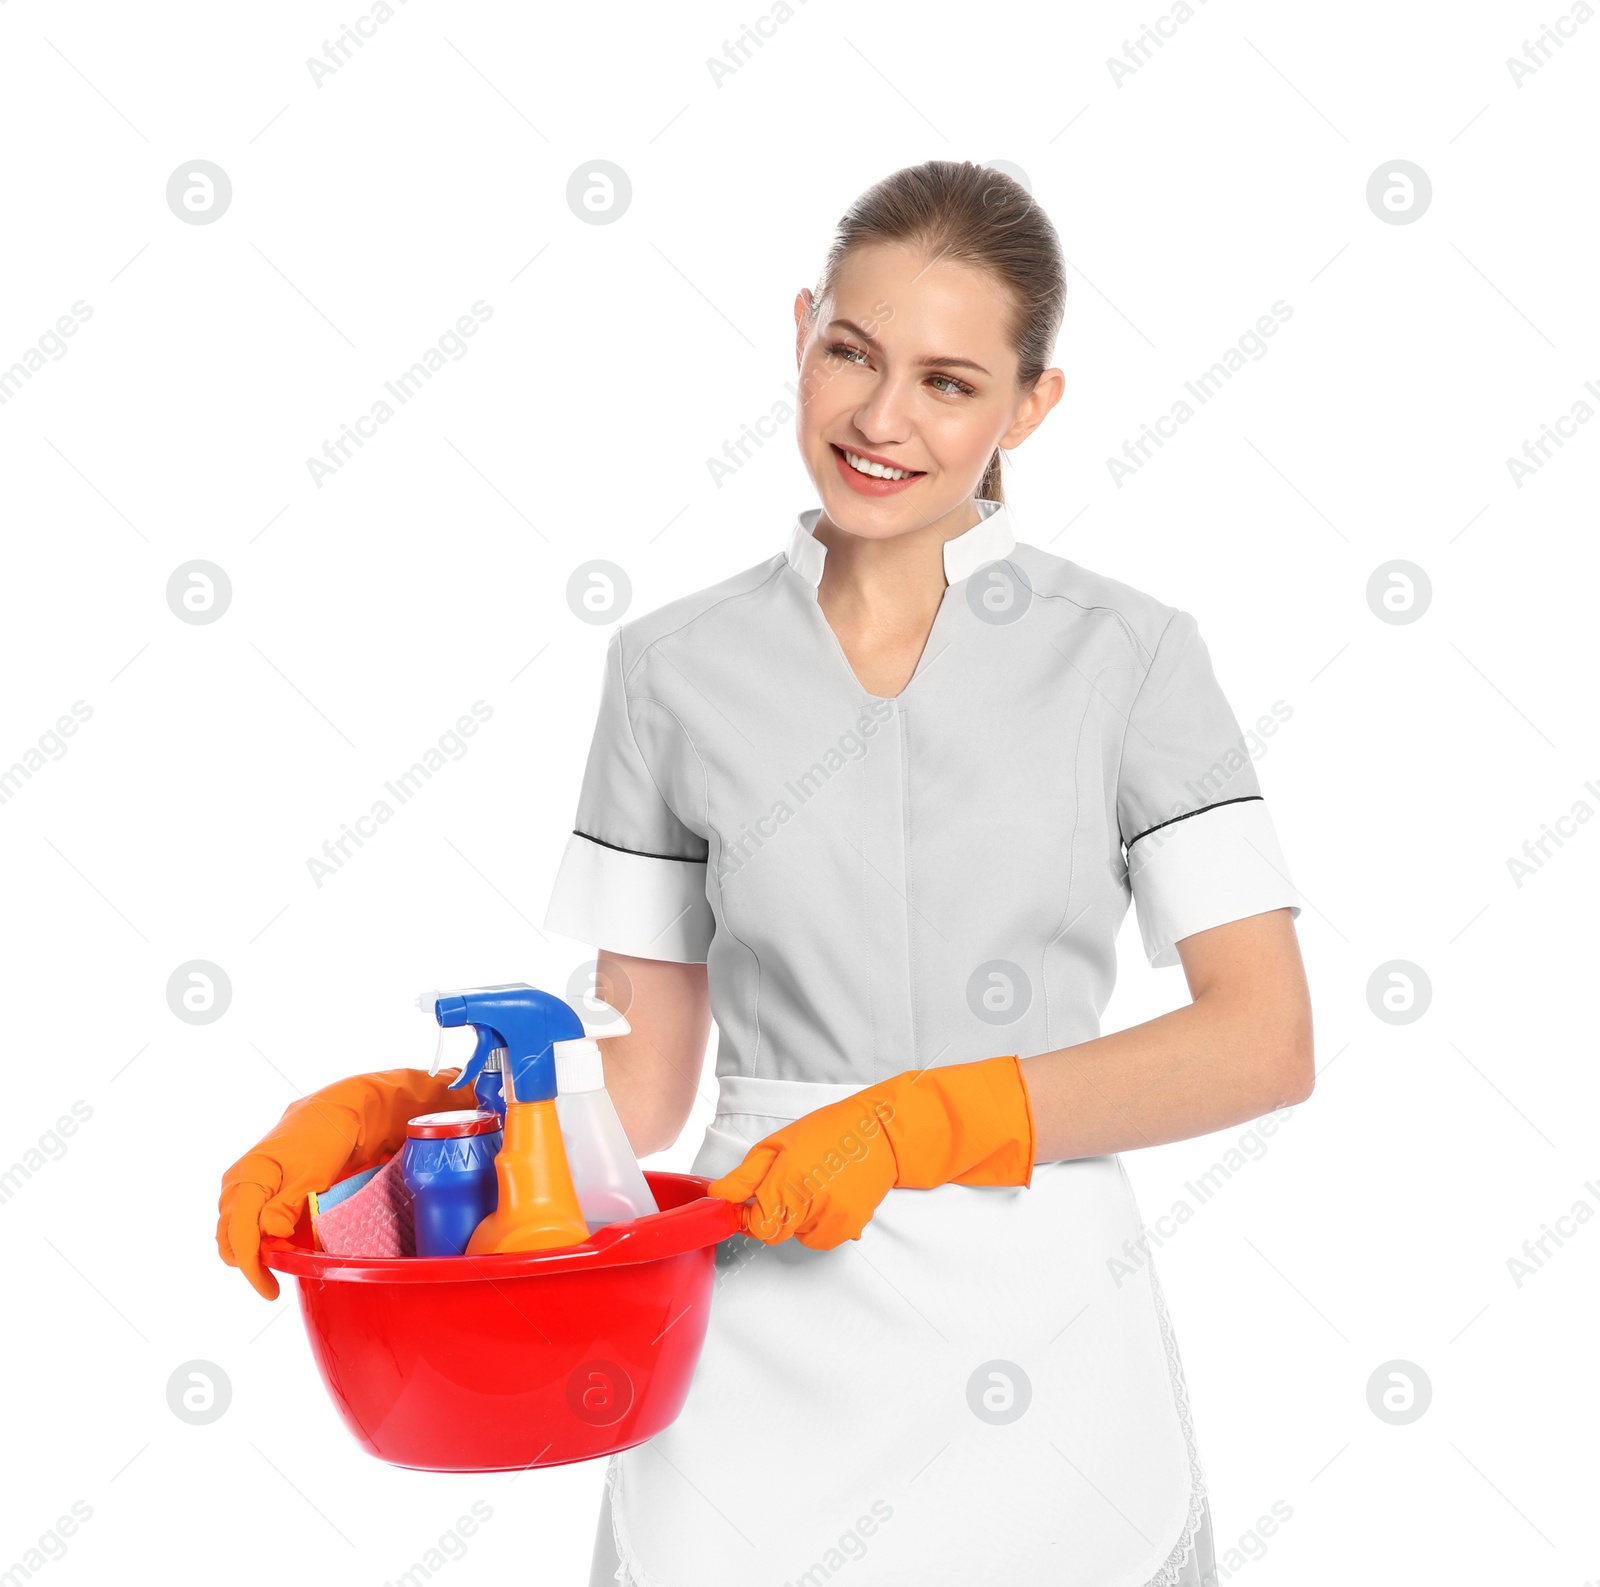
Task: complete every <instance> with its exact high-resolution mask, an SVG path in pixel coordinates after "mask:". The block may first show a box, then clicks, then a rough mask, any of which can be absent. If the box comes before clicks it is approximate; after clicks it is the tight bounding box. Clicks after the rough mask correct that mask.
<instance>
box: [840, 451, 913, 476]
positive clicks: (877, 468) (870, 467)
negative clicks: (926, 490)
mask: <svg viewBox="0 0 1600 1587" xmlns="http://www.w3.org/2000/svg"><path fill="white" fill-rule="evenodd" d="M844 460H845V462H847V463H848V464H849V465H850V466H851V468H853V469H854V470H855V471H856V472H857V473H858V474H870V475H872V477H873V478H874V479H910V478H911V476H912V475H913V474H914V473H915V472H916V470H915V469H908V468H885V467H884V465H883V464H882V463H869V462H868V461H867V460H866V458H864V457H857V456H856V454H855V453H854V452H846V453H845V454H844Z"/></svg>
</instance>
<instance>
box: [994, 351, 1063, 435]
mask: <svg viewBox="0 0 1600 1587" xmlns="http://www.w3.org/2000/svg"><path fill="white" fill-rule="evenodd" d="M1066 389H1067V377H1066V376H1065V375H1064V374H1063V373H1062V372H1061V370H1059V369H1047V370H1045V372H1044V373H1043V374H1042V375H1040V376H1039V378H1038V380H1037V381H1036V382H1035V383H1034V387H1033V390H1032V391H1030V392H1029V393H1028V395H1027V396H1026V397H1024V398H1023V399H1022V406H1021V407H1020V408H1019V409H1018V410H1017V416H1016V418H1015V419H1014V420H1012V423H1011V428H1010V429H1009V430H1007V431H1006V433H1005V434H1004V435H1002V436H1001V437H1000V440H999V443H998V444H999V445H1000V446H1003V447H1004V448H1005V449H1006V450H1007V451H1010V450H1011V448H1012V447H1014V446H1021V445H1022V443H1023V442H1024V441H1026V440H1027V438H1028V437H1029V436H1030V435H1032V434H1033V432H1034V431H1035V430H1037V429H1038V428H1039V426H1040V425H1041V424H1043V423H1044V420H1045V415H1046V414H1047V413H1049V411H1050V410H1051V409H1052V408H1053V407H1055V405H1056V404H1057V403H1058V402H1060V400H1061V398H1062V394H1063V393H1064V392H1065V391H1066Z"/></svg>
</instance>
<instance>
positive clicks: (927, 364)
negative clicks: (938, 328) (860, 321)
mask: <svg viewBox="0 0 1600 1587" xmlns="http://www.w3.org/2000/svg"><path fill="white" fill-rule="evenodd" d="M834 326H838V327H839V328H840V329H842V330H846V331H850V332H852V333H853V334H854V335H856V336H859V337H860V338H861V340H862V341H864V342H865V343H866V344H867V346H868V347H873V348H876V347H878V346H880V345H881V344H880V343H879V342H878V340H877V339H876V338H875V337H872V336H868V335H867V333H866V332H865V331H864V330H862V329H861V327H860V326H859V325H857V324H856V322H855V321H854V320H834V321H833V323H832V324H831V325H829V327H828V329H829V330H830V331H831V330H832V329H833V328H834ZM917 364H918V367H919V368H922V369H933V368H935V367H940V366H942V367H944V368H947V369H975V370H977V372H978V373H979V374H980V375H987V374H988V373H989V371H988V370H987V369H985V368H984V367H983V365H982V364H980V363H976V362H974V360H972V359H970V358H954V357H952V358H937V357H933V358H919V359H918V360H917Z"/></svg>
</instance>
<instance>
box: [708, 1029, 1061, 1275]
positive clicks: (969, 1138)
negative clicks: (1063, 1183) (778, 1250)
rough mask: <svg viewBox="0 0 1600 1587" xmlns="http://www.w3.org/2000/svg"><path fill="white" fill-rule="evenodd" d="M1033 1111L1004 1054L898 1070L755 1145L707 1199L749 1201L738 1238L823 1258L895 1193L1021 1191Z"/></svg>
mask: <svg viewBox="0 0 1600 1587" xmlns="http://www.w3.org/2000/svg"><path fill="white" fill-rule="evenodd" d="M1033 1154H1034V1134H1033V1109H1032V1106H1031V1104H1030V1102H1029V1098H1028V1087H1027V1083H1026V1081H1024V1079H1023V1077H1022V1070H1021V1066H1020V1065H1019V1063H1018V1061H1017V1059H1016V1057H1015V1056H1014V1055H1007V1056H1005V1057H1001V1058H986V1059H984V1060H982V1061H981V1062H979V1063H967V1064H948V1065H946V1066H945V1067H943V1068H939V1069H907V1070H905V1071H904V1072H903V1073H901V1074H898V1075H895V1076H894V1077H893V1078H892V1079H889V1080H884V1081H880V1082H879V1083H878V1084H877V1085H873V1086H868V1087H866V1089H865V1090H862V1091H858V1092H856V1094H855V1095H854V1096H850V1097H846V1098H845V1099H844V1101H842V1102H830V1103H829V1104H828V1105H827V1106H826V1107H821V1108H817V1109H815V1110H814V1111H813V1112H811V1113H807V1114H806V1115H805V1116H804V1117H802V1118H798V1119H796V1120H795V1121H794V1123H793V1124H786V1125H785V1126H784V1127H783V1128H782V1129H781V1130H777V1131H775V1132H774V1133H773V1134H771V1135H769V1136H767V1137H766V1139H765V1140H762V1141H758V1142H757V1143H756V1144H755V1145H754V1146H752V1147H751V1148H750V1150H749V1152H747V1153H746V1154H745V1159H744V1161H743V1162H742V1163H740V1165H739V1166H738V1167H737V1168H736V1169H734V1170H733V1172H732V1173H731V1174H724V1175H723V1177H722V1178H721V1179H717V1180H713V1181H712V1183H711V1184H710V1186H709V1187H708V1188H707V1194H708V1195H712V1196H720V1197H722V1198H723V1199H724V1200H726V1201H739V1202H748V1204H747V1205H746V1206H745V1207H744V1208H743V1209H742V1210H743V1214H744V1232H745V1233H746V1234H749V1235H751V1236H753V1237H754V1238H755V1239H758V1240H761V1241H763V1242H764V1243H766V1244H767V1245H774V1244H776V1243H777V1242H778V1241H780V1240H787V1239H789V1238H790V1236H791V1235H792V1236H794V1237H795V1238H797V1239H798V1240H799V1241H800V1243H801V1244H802V1245H808V1246H810V1247H812V1248H813V1249H814V1250H818V1251H827V1250H831V1249H832V1248H833V1247H834V1246H836V1245H838V1244H840V1243H841V1242H842V1241H844V1240H854V1239H857V1238H859V1237H860V1234H861V1231H862V1230H863V1229H864V1228H865V1227H866V1226H867V1224H868V1223H869V1222H870V1221H871V1218H872V1215H873V1213H875V1212H876V1211H877V1210H878V1204H879V1203H880V1202H881V1201H882V1200H883V1198H884V1197H885V1196H886V1195H888V1193H889V1192H890V1191H891V1190H892V1189H894V1188H895V1187H896V1186H901V1187H904V1188H908V1189H918V1190H931V1189H933V1188H934V1187H935V1186H937V1185H943V1184H949V1183H952V1182H954V1183H956V1184H963V1185H1027V1184H1029V1183H1030V1182H1031V1180H1032V1176H1033Z"/></svg>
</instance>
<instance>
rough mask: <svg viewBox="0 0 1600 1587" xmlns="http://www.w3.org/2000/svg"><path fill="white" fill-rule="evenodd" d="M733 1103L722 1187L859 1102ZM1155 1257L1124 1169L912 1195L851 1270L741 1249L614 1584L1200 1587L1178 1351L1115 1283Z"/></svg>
mask: <svg viewBox="0 0 1600 1587" xmlns="http://www.w3.org/2000/svg"><path fill="white" fill-rule="evenodd" d="M720 1087H721V1089H720V1094H719V1098H718V1111H717V1115H716V1117H715V1119H714V1120H713V1121H712V1123H711V1125H710V1127H709V1129H708V1130H707V1133H706V1138H705V1142H704V1144H703V1145H702V1147H701V1149H700V1152H699V1155H698V1156H697V1157H696V1159H695V1163H694V1172H695V1173H697V1174H704V1175H707V1176H708V1177H712V1178H715V1177H717V1176H719V1175H722V1174H725V1173H727V1172H728V1171H730V1170H731V1169H732V1168H734V1167H735V1166H736V1165H737V1164H738V1163H739V1162H740V1160H741V1159H742V1158H743V1157H744V1154H745V1152H746V1151H747V1150H748V1148H749V1147H750V1146H751V1145H752V1144H753V1143H754V1142H755V1141H757V1140H759V1139H761V1138H762V1137H763V1136H766V1135H769V1134H771V1133H772V1132H773V1131H774V1130H776V1129H779V1128H781V1127H782V1126H783V1125H784V1124H787V1123H789V1122H791V1121H792V1120H794V1119H796V1118H799V1117H800V1116H801V1115H802V1114H804V1113H808V1112H810V1111H811V1110H812V1109H814V1108H818V1107H822V1106H824V1105H825V1104H827V1103H830V1102H835V1101H838V1100H840V1099H842V1098H844V1097H847V1096H850V1095H852V1094H853V1093H854V1092H855V1091H857V1090H859V1089H861V1088H860V1087H857V1086H849V1085H820V1084H811V1083H807V1082H803V1081H784V1080H769V1079H751V1078H748V1077H744V1076H737V1075H733V1076H723V1077H722V1079H721V1082H720ZM1140 1233H1141V1226H1140V1220H1139V1216H1138V1212H1137V1209H1136V1207H1135V1204H1134V1198H1133V1194H1132V1190H1131V1188H1130V1186H1129V1184H1128V1179H1127V1175H1126V1174H1125V1173H1124V1171H1123V1169H1122V1164H1121V1161H1120V1159H1118V1158H1117V1157H1114V1156H1109V1157H1093V1158H1084V1159H1078V1160H1074V1161H1069V1162H1059V1163H1047V1164H1040V1165H1039V1166H1038V1167H1036V1168H1035V1170H1034V1176H1033V1184H1032V1186H1031V1187H1029V1188H1027V1189H1022V1188H1003V1187H980V1186H966V1185H945V1186H941V1187H940V1188H939V1189H937V1190H891V1191H890V1192H889V1195H888V1196H887V1198H886V1199H885V1200H884V1202H883V1203H882V1205H881V1206H880V1207H879V1208H878V1211H877V1213H876V1214H875V1216H874V1217H873V1219H872V1221H871V1222H870V1223H869V1224H868V1225H867V1227H866V1229H865V1230H864V1231H863V1233H862V1236H861V1238H860V1240H859V1241H847V1242H845V1243H844V1244H843V1245H841V1246H839V1247H837V1248H836V1249H834V1250H832V1251H813V1250H810V1249H808V1248H807V1247H805V1246H803V1245H801V1244H800V1243H799V1242H798V1241H795V1240H789V1241H785V1242H784V1243H783V1244H781V1245H777V1246H770V1247H768V1246H763V1245H761V1244H760V1243H759V1242H757V1241H753V1240H748V1239H746V1238H745V1237H744V1236H736V1237H735V1238H733V1239H732V1240H729V1241H726V1242H724V1243H723V1245H722V1246H721V1247H720V1248H719V1250H718V1273H717V1287H716V1290H715V1292H714V1298H713V1301H712V1308H711V1319H710V1326H709V1329H708V1332H707V1335H706V1342H705V1349H704V1352H703V1354H702V1356H701V1358H700V1362H699V1365H698V1367H697V1369H696V1372H695V1377H694V1382H693V1385H692V1387H691V1389H690V1392H689V1398H688V1401H687V1403H686V1404H685V1406H684V1409H683V1412H682V1414H681V1415H680V1416H679V1417H678V1419H677V1421H675V1422H674V1423H673V1424H672V1425H671V1426H670V1427H668V1428H667V1429H665V1430H664V1431H663V1432H662V1433H660V1434H658V1435H657V1436H656V1437H655V1438H654V1439H652V1440H650V1441H649V1442H648V1443H646V1444H643V1445H640V1446H639V1447H638V1448H636V1449H631V1450H627V1451H625V1452H624V1453H622V1454H620V1455H617V1456H614V1457H613V1458H612V1461H611V1465H610V1469H609V1470H608V1472H607V1500H608V1504H609V1510H610V1522H611V1530H612V1534H613V1535H612V1537H611V1538H610V1539H607V1538H605V1537H603V1536H602V1538H601V1539H600V1540H599V1546H598V1548H597V1554H596V1559H597V1564H596V1573H595V1578H594V1579H595V1580H596V1581H600V1580H601V1579H603V1573H604V1572H605V1566H603V1565H602V1564H600V1561H602V1560H604V1561H605V1565H610V1564H611V1548H613V1547H614V1549H615V1560H616V1561H618V1562H619V1563H618V1564H617V1565H616V1568H615V1577H614V1579H615V1580H617V1581H620V1582H622V1583H625V1584H626V1587H802V1584H803V1587H813V1584H816V1583H820V1582H823V1581H826V1580H829V1579H831V1577H832V1575H833V1574H834V1572H835V1571H836V1570H838V1569H841V1568H843V1566H844V1565H845V1564H848V1565H849V1570H848V1572H847V1575H846V1581H847V1583H848V1587H877V1584H883V1587H888V1584H894V1587H906V1584H916V1587H939V1584H943V1583H950V1584H957V1583H959V1584H962V1587H974V1584H983V1583H990V1582H993V1583H1006V1584H1013V1583H1015V1584H1023V1583H1033V1582H1038V1583H1045V1582H1048V1583H1051V1584H1053V1587H1190V1584H1196V1583H1198V1582H1199V1581H1200V1580H1201V1572H1202V1571H1203V1570H1204V1569H1205V1568H1206V1567H1207V1566H1209V1565H1210V1558H1209V1553H1210V1550H1209V1525H1208V1524H1207V1525H1204V1526H1203V1525H1202V1523H1208V1520H1209V1517H1208V1515H1207V1511H1206V1504H1205V1492H1204V1482H1203V1478H1202V1475H1201V1470H1200V1464H1199V1458H1198V1455H1197V1452H1196V1449H1195V1442H1194V1434H1193V1429H1192V1426H1191V1423H1190V1418H1189V1409H1188V1402H1187V1397H1186V1394H1185V1389H1184V1381H1183V1371H1182V1366H1181V1364H1180V1362H1179V1358H1178V1350H1177V1344H1176V1342H1175V1340H1174V1338H1173V1335H1172V1330H1171V1326H1170V1323H1169V1321H1168V1318H1167V1312H1166V1307H1165V1304H1164V1303H1163V1300H1162V1297H1161V1290H1160V1286H1159V1284H1158V1282H1157V1280H1156V1277H1155V1272H1154V1269H1153V1266H1152V1265H1151V1264H1150V1263H1149V1262H1148V1261H1146V1262H1145V1263H1144V1265H1143V1266H1142V1267H1141V1268H1139V1269H1138V1270H1137V1271H1136V1272H1135V1273H1134V1274H1133V1275H1132V1276H1128V1275H1126V1274H1125V1275H1124V1276H1123V1277H1122V1279H1121V1282H1120V1285H1119V1284H1118V1282H1117V1281H1116V1280H1115V1279H1114V1278H1113V1277H1112V1275H1111V1273H1110V1271H1109V1270H1108V1258H1110V1257H1113V1256H1119V1255H1122V1254H1123V1252H1122V1244H1123V1241H1124V1240H1125V1239H1133V1240H1136V1239H1137V1238H1138V1237H1139V1235H1140ZM1123 1265H1124V1266H1126V1263H1125V1262H1124V1264H1123ZM604 1520H605V1517H604V1516H602V1525H604ZM1197 1533H1199V1534H1200V1537H1199V1545H1200V1546H1199V1547H1198V1548H1197V1547H1196V1535H1197ZM608 1545H609V1546H608ZM1208 1587H1209V1584H1208Z"/></svg>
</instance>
